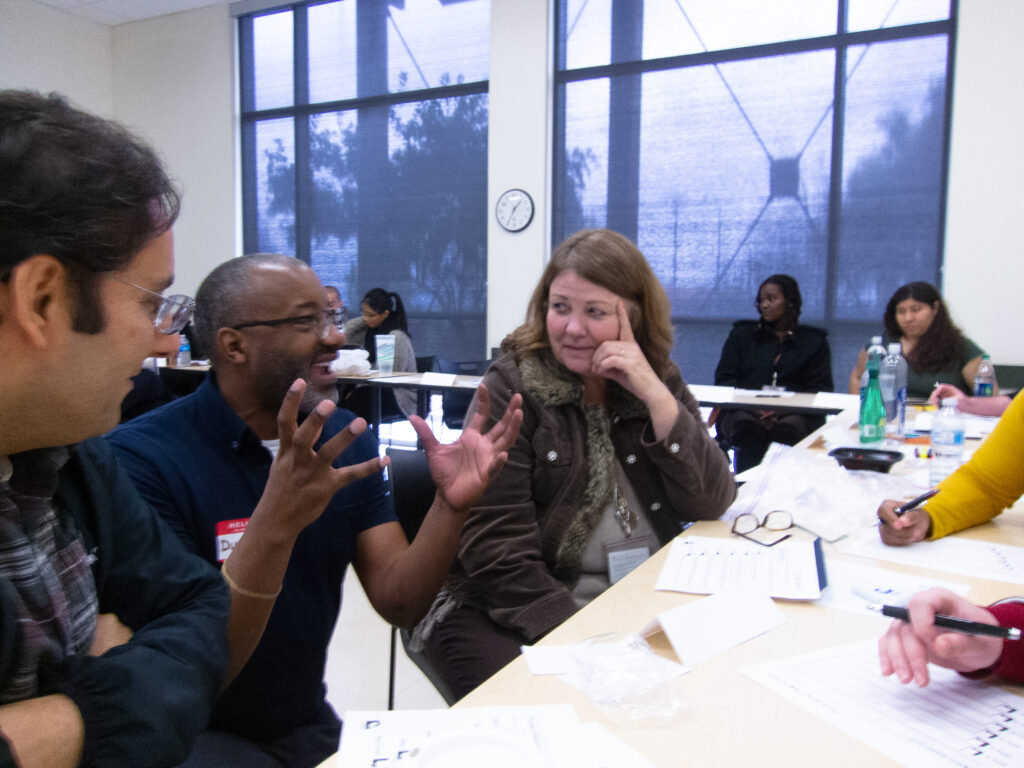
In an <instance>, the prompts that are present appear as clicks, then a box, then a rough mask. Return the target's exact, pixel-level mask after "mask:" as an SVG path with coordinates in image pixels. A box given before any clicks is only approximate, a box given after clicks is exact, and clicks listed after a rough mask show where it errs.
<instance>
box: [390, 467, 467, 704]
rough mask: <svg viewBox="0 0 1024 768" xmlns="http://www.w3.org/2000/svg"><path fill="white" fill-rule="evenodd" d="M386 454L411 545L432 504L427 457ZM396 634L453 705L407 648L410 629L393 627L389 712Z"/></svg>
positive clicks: (440, 684) (423, 664)
mask: <svg viewBox="0 0 1024 768" xmlns="http://www.w3.org/2000/svg"><path fill="white" fill-rule="evenodd" d="M385 452H386V454H387V455H388V456H389V457H390V458H391V466H389V467H388V491H389V493H390V494H391V500H392V502H393V503H394V505H395V514H396V515H398V522H399V524H400V525H401V526H402V530H403V531H404V532H405V537H406V538H407V539H408V540H409V541H410V542H411V541H412V540H413V539H414V538H416V534H417V533H419V530H420V525H422V524H423V518H425V517H426V516H427V512H429V511H430V505H431V504H433V503H434V480H433V478H431V476H430V467H429V466H428V465H427V454H426V453H425V452H423V451H409V450H402V449H400V448H387V449H386V451H385ZM399 635H401V638H402V646H403V647H404V648H405V653H406V655H407V656H408V657H409V658H410V659H411V660H412V662H413V663H414V664H415V665H416V666H417V667H419V668H420V670H421V671H422V672H423V674H424V675H426V677H427V679H428V680H429V681H430V682H431V683H432V684H433V686H434V687H435V688H436V689H437V692H438V693H440V694H441V696H442V697H443V698H444V700H445V701H446V702H447V703H448V704H449V705H451V704H454V703H455V701H456V697H455V696H454V694H453V693H452V691H451V689H450V688H449V687H448V685H447V684H445V682H444V680H442V679H441V677H440V675H438V674H437V672H436V671H435V670H434V668H433V666H431V664H430V662H429V661H428V660H427V657H426V656H425V655H424V654H423V652H422V651H414V650H411V649H410V648H409V640H410V637H411V633H410V632H409V630H408V629H401V630H399V628H398V627H395V626H392V627H391V662H390V666H389V670H388V709H394V706H395V655H396V653H397V648H398V637H399Z"/></svg>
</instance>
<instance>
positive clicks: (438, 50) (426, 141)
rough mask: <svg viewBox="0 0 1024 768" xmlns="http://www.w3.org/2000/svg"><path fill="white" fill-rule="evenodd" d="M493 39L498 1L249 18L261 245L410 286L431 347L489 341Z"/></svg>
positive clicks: (460, 348) (335, 269)
mask: <svg viewBox="0 0 1024 768" xmlns="http://www.w3.org/2000/svg"><path fill="white" fill-rule="evenodd" d="M489 35H490V3H489V2H488V0H458V2H456V1H455V0H391V1H390V2H388V0H341V1H340V2H319V3H317V2H310V3H297V4H291V5H289V6H288V7H287V8H285V9H283V10H275V11H268V12H264V13H261V14H254V15H250V16H243V17H241V18H240V19H239V40H240V45H239V50H240V57H241V62H240V63H241V66H240V72H241V84H242V88H241V91H242V163H243V195H244V206H243V216H244V245H245V250H246V251H247V252H256V251H274V252H278V253H286V254H291V255H294V256H296V257H298V258H300V259H303V260H304V261H307V262H309V264H311V265H312V267H313V268H314V269H315V270H316V272H317V273H318V274H319V275H320V278H321V280H323V282H324V283H325V284H333V285H337V286H339V287H340V289H341V292H342V296H343V298H344V300H345V303H346V305H348V306H349V307H351V308H352V309H353V310H354V311H355V312H356V313H358V312H359V307H358V302H359V299H360V298H361V297H362V296H363V295H364V294H365V293H366V291H368V290H369V289H371V288H375V287H381V288H384V289H386V290H389V291H397V292H398V293H399V294H400V295H401V297H402V299H403V301H404V302H405V305H406V309H407V311H408V312H409V318H410V323H409V325H410V331H411V333H412V338H413V344H414V346H415V348H416V351H417V354H420V355H425V354H436V355H439V356H440V357H443V358H450V359H475V358H478V357H479V356H480V354H481V351H482V350H483V349H484V347H485V338H484V336H485V327H486V323H485V313H486V309H487V306H486V278H487V258H486V251H487V183H486V180H487V78H488V71H489V57H488V52H489Z"/></svg>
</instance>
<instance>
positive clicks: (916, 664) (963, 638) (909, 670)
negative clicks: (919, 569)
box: [878, 588, 1004, 687]
mask: <svg viewBox="0 0 1024 768" xmlns="http://www.w3.org/2000/svg"><path fill="white" fill-rule="evenodd" d="M907 614H908V617H909V621H905V620H902V619H896V620H895V621H893V623H892V624H891V625H890V626H889V629H888V630H887V631H886V633H885V634H884V635H882V637H881V638H880V639H879V641H878V660H879V663H880V664H881V668H882V674H883V675H892V674H895V675H896V677H897V678H899V680H900V682H902V683H909V682H910V681H911V680H913V681H914V682H915V683H917V684H918V685H919V686H922V687H923V686H925V685H928V681H929V677H928V664H929V663H931V664H938V665H939V666H940V667H947V668H948V669H955V670H957V671H958V672H974V671H976V670H979V669H988V668H989V667H992V666H993V665H995V664H996V662H998V661H999V659H1000V657H1001V656H1002V653H1003V642H1004V640H1003V639H1001V638H999V637H992V636H987V635H974V634H964V633H962V632H958V631H952V632H951V631H946V630H943V629H942V628H941V627H938V626H936V624H937V621H936V614H945V615H946V616H948V617H956V618H957V619H961V620H967V621H968V622H978V623H981V624H988V625H998V624H999V622H998V621H996V618H995V616H993V615H992V614H991V613H990V612H989V611H987V610H985V609H984V608H981V607H979V606H977V605H975V604H974V603H972V602H971V601H970V600H967V599H966V598H963V597H960V596H959V595H957V594H955V593H953V592H950V591H949V590H946V589H938V588H936V589H929V590H926V591H924V592H919V593H918V594H916V595H914V596H913V597H912V598H911V599H910V603H909V604H908V606H907Z"/></svg>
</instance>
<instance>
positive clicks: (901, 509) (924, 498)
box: [893, 488, 939, 517]
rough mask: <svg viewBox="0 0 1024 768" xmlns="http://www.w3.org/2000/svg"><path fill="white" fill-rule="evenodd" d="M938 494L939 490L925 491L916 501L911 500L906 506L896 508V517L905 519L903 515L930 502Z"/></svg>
mask: <svg viewBox="0 0 1024 768" xmlns="http://www.w3.org/2000/svg"><path fill="white" fill-rule="evenodd" d="M938 492H939V489H938V488H932V489H931V490H928V491H925V492H924V493H922V494H921V495H920V496H918V497H917V498H916V499H911V500H910V501H908V502H906V503H905V504H900V505H899V506H898V507H896V509H894V510H893V512H894V513H895V514H896V517H903V514H904V513H905V512H909V511H910V510H912V509H914V508H915V507H919V506H921V505H922V504H924V503H925V502H926V501H928V499H930V498H931V497H932V496H934V495H935V494H936V493H938Z"/></svg>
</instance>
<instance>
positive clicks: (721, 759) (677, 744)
mask: <svg viewBox="0 0 1024 768" xmlns="http://www.w3.org/2000/svg"><path fill="white" fill-rule="evenodd" d="M843 416H844V417H845V418H843V419H841V421H843V422H845V423H846V424H849V423H850V422H851V414H850V413H845V414H843ZM852 421H853V423H855V421H856V419H855V418H852ZM823 429H824V428H823ZM854 434H855V433H854ZM816 441H817V442H820V441H819V440H817V435H814V434H812V435H811V436H810V439H808V440H807V441H805V443H806V444H807V445H812V444H814V443H815V442H816ZM684 535H699V536H721V537H731V533H730V524H729V523H728V522H725V521H721V520H715V521H702V522H698V523H696V524H694V525H693V526H692V527H691V528H689V529H688V530H687V531H686V533H685V534H684ZM956 536H957V537H958V538H965V539H974V540H979V541H988V542H995V543H1000V544H1008V545H1014V546H1024V503H1021V502H1018V503H1017V505H1015V506H1014V507H1013V508H1012V509H1010V510H1008V511H1006V512H1004V513H1003V514H1002V515H1000V516H999V517H997V518H995V519H994V520H993V521H991V522H989V523H986V524H984V525H980V526H976V527H974V528H971V529H969V530H966V531H962V532H960V533H959V534H956ZM842 545H843V542H837V543H836V544H835V545H832V544H824V551H825V558H826V568H827V563H828V562H830V561H834V560H835V559H843V560H849V561H852V562H855V563H857V564H861V565H870V566H875V567H877V568H881V569H892V570H896V571H903V572H905V573H911V574H914V575H916V576H917V577H919V578H922V579H933V580H945V581H955V582H959V583H961V584H968V585H969V586H970V588H971V591H970V592H969V594H968V597H969V598H970V599H971V600H973V601H975V602H977V603H980V604H983V605H984V604H988V603H991V602H994V601H996V600H998V599H1001V598H1004V597H1007V596H1014V595H1020V594H1024V587H1022V586H1020V585H1017V584H1012V583H1004V582H998V581H989V580H985V579H979V578H971V577H967V576H964V575H961V574H954V573H947V572H942V571H930V570H927V569H920V568H915V567H911V566H908V565H901V564H894V563H892V562H888V561H882V560H870V559H867V558H862V557H852V556H848V555H843V554H842V552H841V549H842ZM670 546H671V544H669V545H666V546H665V547H663V548H662V549H660V550H659V551H658V552H657V553H655V554H654V555H653V556H652V557H651V558H650V559H648V560H647V561H646V562H645V563H644V564H642V565H641V566H639V567H638V568H637V569H636V570H634V571H633V572H632V573H630V574H629V575H628V576H626V577H625V578H623V579H622V580H621V581H619V582H618V583H617V584H615V585H614V586H612V587H611V588H609V589H608V590H607V591H606V592H604V593H603V594H602V595H600V596H599V597H597V598H596V599H595V600H593V601H592V602H591V603H590V604H589V605H587V606H586V607H584V608H583V609H581V610H580V611H579V612H577V613H576V614H575V615H573V616H572V617H571V618H570V619H568V620H567V621H566V622H564V623H563V624H562V625H561V626H559V627H557V628H556V629H554V630H553V631H552V632H551V633H550V634H548V635H547V636H545V637H544V638H543V639H542V640H541V641H540V642H539V645H541V646H548V645H562V644H567V643H574V642H579V641H582V640H585V639H587V638H589V637H593V636H596V635H600V634H604V633H609V632H616V633H622V632H640V631H641V630H643V629H644V628H645V627H646V626H647V625H648V624H649V623H650V622H651V620H652V619H653V618H654V617H655V616H657V615H658V614H659V613H661V612H663V611H667V610H670V609H672V608H675V607H677V606H680V605H684V604H686V603H689V602H692V601H694V600H699V599H702V597H703V596H701V595H692V594H684V593H679V592H669V591H657V590H655V588H654V585H655V583H656V581H657V579H658V576H659V574H660V572H661V569H662V566H663V565H664V563H665V560H666V558H667V556H668V552H669V548H670ZM922 546H927V545H922ZM775 602H776V604H777V605H778V606H779V608H780V609H781V611H782V613H783V614H784V616H785V622H784V623H782V624H781V625H779V626H777V627H775V628H774V629H772V630H770V631H768V632H766V633H764V634H762V635H760V636H758V637H755V638H753V639H751V640H748V641H747V642H744V643H742V644H740V645H737V646H734V647H732V648H729V649H727V650H725V651H724V652H721V653H720V654H718V655H716V656H713V657H711V658H709V659H706V660H704V661H702V662H701V663H699V664H696V665H694V666H692V667H691V670H690V672H689V673H687V674H685V675H683V676H682V677H681V678H680V688H681V690H682V692H683V695H684V697H685V710H684V711H683V713H682V714H681V715H680V716H677V717H676V718H675V719H674V720H673V721H672V724H671V725H669V726H655V727H630V726H626V725H622V724H620V723H619V722H618V721H616V720H613V719H612V718H610V717H609V716H607V715H606V714H604V713H603V712H602V711H601V710H600V709H598V708H597V707H596V706H595V705H594V704H593V703H591V701H590V700H589V699H588V697H587V696H586V695H585V694H584V693H583V692H582V691H580V690H578V689H577V688H575V687H572V686H570V685H569V684H567V683H566V682H563V681H562V680H560V679H558V677H557V676H541V675H533V674H532V673H531V671H530V669H529V668H528V666H527V664H526V661H525V659H524V658H523V657H519V658H518V659H516V660H515V661H513V662H512V663H510V664H509V665H508V666H506V667H505V668H504V669H502V670H500V671H499V672H497V673H496V674H495V675H494V676H493V677H491V678H490V679H489V680H487V681H486V682H484V683H483V684H482V685H481V686H479V687H478V688H477V689H476V690H474V691H473V692H471V693H470V694H469V695H467V696H466V697H465V698H463V699H462V700H461V701H459V702H458V703H457V704H455V705H454V708H455V709H463V708H467V707H482V706H509V705H529V706H536V705H544V704H570V705H572V707H573V708H574V709H575V711H576V713H577V715H578V717H579V719H580V721H581V722H589V721H597V722H600V723H601V724H603V725H604V726H605V727H607V728H608V729H610V730H611V731H612V732H613V733H614V734H615V735H616V736H617V737H618V738H619V739H621V740H622V741H624V742H625V743H627V744H628V745H630V746H631V747H633V748H634V749H635V750H637V751H638V752H639V753H640V754H642V755H643V756H644V757H646V758H647V759H648V760H649V761H651V762H652V763H653V764H654V765H657V766H672V767H675V766H734V765H735V766H741V765H750V766H810V765H820V764H825V765H829V766H851V767H852V766H858V767H860V766H865V765H871V766H891V765H892V766H894V765H900V764H901V763H899V762H896V761H895V760H894V759H892V758H891V757H889V756H887V755H886V754H883V753H882V752H880V751H878V750H877V749H875V748H873V747H872V746H871V745H870V741H871V738H870V734H867V735H865V737H864V738H855V737H853V736H851V735H848V734H847V733H845V732H844V731H842V730H839V729H838V728H836V727H834V726H832V725H830V724H829V723H828V722H826V721H825V720H824V719H821V718H819V717H817V716H816V715H815V714H813V713H812V712H810V711H808V710H807V709H805V708H803V707H801V706H798V705H796V704H794V703H791V702H790V701H788V700H787V699H785V698H783V697H782V696H780V695H778V694H777V693H775V692H773V691H772V690H770V689H769V688H767V687H765V686H763V685H762V684H760V683H758V682H756V681H755V680H754V679H752V678H750V677H748V676H746V675H745V674H743V673H742V672H741V669H742V668H744V667H747V666H749V665H754V664H759V663H762V662H769V661H773V660H780V659H786V658H788V657H792V656H796V655H799V654H803V653H808V652H812V651H816V650H819V649H827V648H831V647H836V646H841V645H845V644H848V643H852V642H855V641H862V640H875V639H877V638H878V637H879V636H880V635H881V633H882V632H883V631H884V629H885V627H886V626H887V624H886V623H884V622H883V621H881V620H880V619H879V618H878V617H877V616H874V615H872V614H870V613H869V612H867V611H864V612H854V611H849V610H844V609H838V608H829V607H826V606H823V605H818V604H815V603H813V602H807V601H789V600H776V601H775ZM693 631H695V632H699V631H700V627H694V628H693ZM647 640H648V642H649V644H650V645H651V647H652V648H653V649H654V651H655V652H656V653H657V654H658V655H660V656H663V657H665V658H667V659H671V660H673V661H675V660H677V659H676V656H675V653H674V652H673V650H672V647H671V645H670V644H669V642H668V640H667V638H666V636H665V635H664V634H663V633H661V632H657V633H655V634H653V635H651V636H649V637H648V638H647ZM990 684H992V685H995V683H990ZM911 686H912V687H913V684H911ZM1007 690H1010V691H1014V692H1016V693H1018V694H1020V693H1022V691H1021V688H1020V686H1016V687H1014V686H1008V687H1007ZM902 726H903V727H905V728H907V729H914V728H915V721H914V719H913V718H912V717H908V719H907V721H906V722H905V723H902ZM943 764H945V763H943ZM965 764H966V763H965ZM322 765H323V766H324V767H325V768H326V767H327V766H335V765H337V762H336V761H335V760H334V759H333V758H332V759H329V760H327V761H326V762H324V763H323V764H322Z"/></svg>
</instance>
